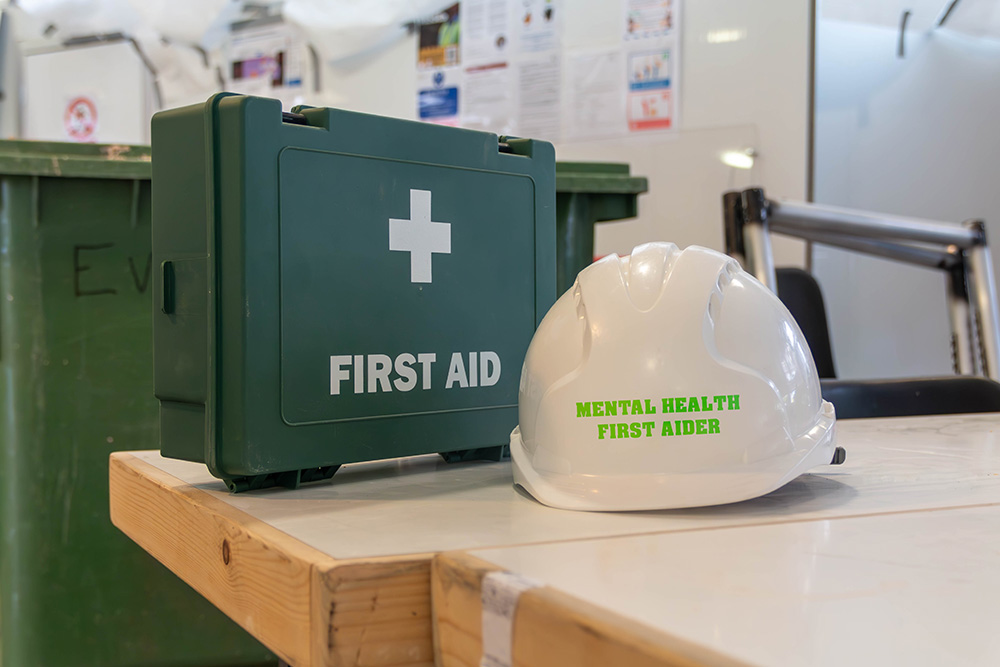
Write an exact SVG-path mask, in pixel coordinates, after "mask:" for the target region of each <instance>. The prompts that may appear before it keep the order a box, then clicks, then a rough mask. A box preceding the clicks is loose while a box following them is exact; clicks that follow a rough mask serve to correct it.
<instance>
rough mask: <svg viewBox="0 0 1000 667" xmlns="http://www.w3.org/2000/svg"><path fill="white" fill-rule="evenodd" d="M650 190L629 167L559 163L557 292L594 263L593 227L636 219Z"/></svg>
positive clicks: (588, 163)
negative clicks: (640, 199)
mask: <svg viewBox="0 0 1000 667" xmlns="http://www.w3.org/2000/svg"><path fill="white" fill-rule="evenodd" d="M648 189H649V184H648V183H647V181H646V178H645V177H644V176H632V175H630V173H629V165H627V164H617V163H610V162H558V163H556V238H557V239H558V244H557V248H558V268H557V287H556V289H557V292H558V293H559V294H562V293H563V292H565V291H566V290H567V289H569V288H570V287H571V286H572V285H573V282H574V281H575V280H576V275H577V274H578V273H579V272H580V271H582V270H583V269H585V268H586V267H587V266H589V265H590V263H591V262H593V261H594V225H595V224H597V223H598V222H608V221H611V220H622V219H624V218H634V217H635V216H636V215H638V205H637V202H636V199H637V197H638V196H639V195H640V194H642V193H644V192H646V191H647V190H648Z"/></svg>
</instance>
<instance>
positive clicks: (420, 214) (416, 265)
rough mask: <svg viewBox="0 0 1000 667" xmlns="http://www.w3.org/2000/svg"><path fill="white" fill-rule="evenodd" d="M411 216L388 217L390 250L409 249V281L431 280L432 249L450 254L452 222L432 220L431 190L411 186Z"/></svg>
mask: <svg viewBox="0 0 1000 667" xmlns="http://www.w3.org/2000/svg"><path fill="white" fill-rule="evenodd" d="M410 217H411V218H413V219H412V220H397V219H395V218H389V250H398V251H400V252H408V253H410V282H411V283H429V282H431V253H435V252H436V253H440V254H445V255H450V254H451V223H448V222H431V193H430V190H410Z"/></svg>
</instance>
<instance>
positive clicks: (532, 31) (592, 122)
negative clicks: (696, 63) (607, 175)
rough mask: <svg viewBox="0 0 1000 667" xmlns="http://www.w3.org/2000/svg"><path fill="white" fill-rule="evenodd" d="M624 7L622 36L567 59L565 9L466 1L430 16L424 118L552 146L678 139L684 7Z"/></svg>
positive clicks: (521, 0) (547, 2)
mask: <svg viewBox="0 0 1000 667" xmlns="http://www.w3.org/2000/svg"><path fill="white" fill-rule="evenodd" d="M620 2H621V5H620V9H619V8H617V7H616V8H614V9H613V10H612V11H613V12H615V13H617V15H618V16H620V17H621V24H620V26H621V27H620V29H619V30H620V32H618V30H613V31H611V32H610V33H609V34H608V35H607V37H606V38H603V39H602V40H598V41H595V43H593V44H591V45H589V46H588V45H586V44H584V43H583V42H581V41H580V40H579V39H578V40H577V43H576V44H575V45H574V48H572V49H567V50H565V51H564V49H563V37H562V34H561V31H562V27H563V25H564V22H565V17H564V16H563V14H564V12H566V11H572V8H571V6H569V3H566V2H565V1H564V0H462V2H460V3H459V2H456V3H454V4H452V5H450V6H448V7H446V8H445V9H443V10H442V11H441V12H439V13H438V14H436V15H434V16H431V17H428V18H427V19H426V20H425V21H424V22H422V23H421V24H420V25H419V26H417V28H418V30H419V37H418V46H417V49H418V51H417V111H418V117H419V118H420V119H421V120H424V121H428V122H433V123H442V124H448V125H457V126H462V127H468V128H472V129H479V130H486V131H490V132H495V133H497V134H514V135H518V136H523V137H535V138H539V139H546V140H549V141H564V140H568V141H573V140H583V139H590V138H600V137H614V136H624V135H628V134H633V133H643V132H651V131H659V132H672V131H676V130H677V128H678V121H677V118H678V109H679V107H680V98H679V85H678V78H679V73H680V63H679V56H680V48H679V44H680V25H681V23H680V9H681V6H680V5H681V0H620ZM609 9H611V8H609ZM608 27H609V28H610V27H611V26H610V25H609V26H608ZM618 35H620V37H618ZM609 40H610V41H609Z"/></svg>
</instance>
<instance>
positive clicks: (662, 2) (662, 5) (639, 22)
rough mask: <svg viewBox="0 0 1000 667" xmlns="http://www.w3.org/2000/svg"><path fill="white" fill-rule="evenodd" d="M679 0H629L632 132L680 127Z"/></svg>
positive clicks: (628, 72) (627, 106)
mask: <svg viewBox="0 0 1000 667" xmlns="http://www.w3.org/2000/svg"><path fill="white" fill-rule="evenodd" d="M679 13H680V2H679V0H626V2H625V33H624V36H623V42H624V44H625V47H626V50H627V51H626V77H627V79H626V83H627V91H626V99H625V109H626V117H627V120H628V129H629V132H647V131H650V130H661V131H662V130H673V129H676V127H677V109H678V106H679V104H678V102H679V100H678V96H677V91H678V86H677V79H678V72H679V71H680V68H679V67H678V63H677V59H678V56H679V55H680V49H679V48H678V43H679V35H678V33H679V26H680V16H679Z"/></svg>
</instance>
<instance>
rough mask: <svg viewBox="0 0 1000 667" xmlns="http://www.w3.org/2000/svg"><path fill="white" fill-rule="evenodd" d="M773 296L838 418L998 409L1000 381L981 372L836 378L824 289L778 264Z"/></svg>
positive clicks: (808, 275) (957, 412) (810, 279)
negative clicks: (805, 347) (801, 339)
mask: <svg viewBox="0 0 1000 667" xmlns="http://www.w3.org/2000/svg"><path fill="white" fill-rule="evenodd" d="M775 273H776V274H777V279H778V298H780V299H781V301H782V303H784V304H785V307H786V308H788V310H789V312H791V313H792V317H794V318H795V321H796V323H798V325H799V328H800V329H802V333H803V335H804V336H805V338H806V342H807V343H808V344H809V349H810V350H811V351H812V355H813V359H814V360H815V362H816V370H817V371H819V376H820V378H821V379H820V384H821V385H822V388H823V398H825V399H826V400H828V401H830V402H831V403H833V406H834V407H835V408H836V409H837V418H838V419H862V418H867V417H913V416H918V415H944V414H960V413H974V412H1000V384H998V383H996V382H994V381H993V380H990V379H988V378H983V377H973V376H959V375H955V376H946V377H923V378H905V379H898V380H837V379H835V378H836V377H837V375H836V372H835V370H834V366H833V349H832V347H831V345H830V332H829V328H828V326H827V320H826V307H825V305H824V303H823V293H822V291H821V290H820V288H819V284H818V283H817V282H816V279H815V278H813V277H812V276H811V275H810V274H809V273H807V272H805V271H803V270H802V269H791V268H783V269H777V270H776V272H775Z"/></svg>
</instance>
